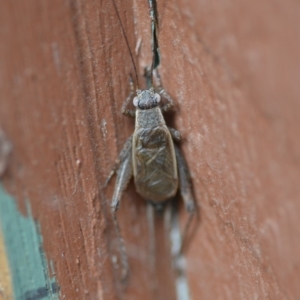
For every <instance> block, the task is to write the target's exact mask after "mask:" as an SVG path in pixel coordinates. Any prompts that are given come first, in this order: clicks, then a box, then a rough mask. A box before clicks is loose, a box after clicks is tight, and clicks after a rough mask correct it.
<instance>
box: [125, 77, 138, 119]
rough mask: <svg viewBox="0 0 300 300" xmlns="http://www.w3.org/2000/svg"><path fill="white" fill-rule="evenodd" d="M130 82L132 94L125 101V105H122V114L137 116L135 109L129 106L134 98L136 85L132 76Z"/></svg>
mask: <svg viewBox="0 0 300 300" xmlns="http://www.w3.org/2000/svg"><path fill="white" fill-rule="evenodd" d="M129 84H130V94H129V96H128V97H127V98H126V100H125V101H124V103H123V105H122V114H123V115H125V116H127V117H132V118H134V117H135V110H132V109H128V108H127V106H128V104H129V102H130V100H132V97H133V96H134V92H135V91H134V85H133V81H132V78H131V77H130V80H129Z"/></svg>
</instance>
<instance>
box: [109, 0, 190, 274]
mask: <svg viewBox="0 0 300 300" xmlns="http://www.w3.org/2000/svg"><path fill="white" fill-rule="evenodd" d="M113 4H114V7H115V10H116V13H117V15H118V19H119V21H120V25H121V28H122V31H123V34H124V37H125V40H126V43H127V47H128V49H129V52H130V56H131V59H132V62H133V65H134V69H135V73H136V89H135V88H134V83H133V80H132V78H131V79H130V88H131V91H130V94H129V96H128V97H127V99H126V100H125V102H124V104H123V106H122V113H123V114H124V115H125V116H127V117H133V118H135V130H134V133H133V134H132V135H131V136H130V137H129V138H128V140H127V141H126V143H125V144H124V146H123V149H122V151H121V152H120V154H119V157H118V159H117V161H116V164H115V167H114V168H113V169H112V171H111V173H110V174H109V177H108V179H107V181H106V184H105V185H107V184H108V182H109V181H110V179H111V178H112V176H113V175H114V174H116V175H117V178H116V183H115V188H114V193H113V197H112V200H111V212H112V216H113V220H114V224H115V226H116V228H117V232H118V235H119V238H120V248H121V259H122V267H123V269H122V279H126V278H127V275H128V271H129V266H128V260H127V256H126V250H125V246H124V242H123V239H122V237H121V235H120V229H119V225H118V221H117V217H116V212H117V210H118V207H119V203H120V201H121V198H122V195H123V192H124V191H125V189H126V187H127V185H128V183H129V181H130V180H131V178H132V177H133V179H134V184H135V189H136V191H137V193H138V194H139V195H141V196H142V197H143V198H144V199H145V200H146V201H147V202H149V203H151V204H152V205H153V207H154V208H155V210H157V211H161V210H163V208H164V206H165V204H166V203H167V201H169V200H170V199H172V198H173V197H174V196H175V195H176V194H177V192H178V189H179V190H180V194H181V196H182V198H183V201H184V204H185V208H186V210H187V212H188V213H189V214H190V218H189V220H188V222H187V224H186V228H187V227H188V225H189V224H190V220H191V217H192V216H193V213H194V212H195V199H194V197H193V192H192V184H191V178H190V174H189V171H188V167H187V164H186V162H185V159H184V157H183V155H182V152H181V151H180V149H179V147H178V145H177V144H176V143H177V142H179V141H180V139H181V135H180V133H179V132H178V131H177V130H175V129H174V128H170V127H168V126H167V125H166V122H165V119H164V117H163V113H164V112H167V111H169V110H170V109H172V107H173V106H174V101H173V99H172V98H171V96H170V95H169V94H168V93H167V92H166V91H165V90H164V88H163V87H162V83H161V79H160V76H159V73H158V71H155V72H154V71H153V69H154V67H156V66H157V57H158V56H157V54H156V53H155V51H157V48H158V45H157V40H156V36H155V34H156V30H155V24H154V22H155V18H154V17H153V13H152V14H151V16H152V17H151V19H152V36H153V37H154V38H155V40H154V39H153V41H152V51H153V61H152V66H151V70H150V72H145V74H146V75H145V76H146V79H148V81H150V82H151V87H149V88H148V89H144V90H141V89H140V88H139V83H138V76H137V70H136V66H135V63H134V60H133V56H132V53H131V50H130V47H129V43H128V41H127V38H126V34H125V32H124V29H123V26H122V23H121V19H120V16H119V13H118V10H117V7H116V5H115V2H114V1H113ZM150 9H152V6H150ZM152 12H153V10H152ZM153 73H155V78H156V83H157V84H156V87H155V86H154V84H153ZM161 98H163V99H165V100H166V103H164V104H163V103H162V102H163V101H161ZM131 101H132V103H133V105H134V106H135V110H132V109H129V108H128V105H129V104H130V102H131ZM185 231H186V230H185ZM181 250H182V247H180V250H179V253H177V254H176V255H180V253H181Z"/></svg>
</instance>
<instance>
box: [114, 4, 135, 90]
mask: <svg viewBox="0 0 300 300" xmlns="http://www.w3.org/2000/svg"><path fill="white" fill-rule="evenodd" d="M112 3H113V6H114V8H115V11H116V13H117V16H118V20H119V23H120V25H121V28H122V32H123V35H124V38H125V41H126V45H127V48H128V51H129V54H130V58H131V61H132V64H133V67H134V71H135V79H136V89H137V90H139V89H140V88H139V79H138V73H137V68H136V65H135V62H134V59H133V55H132V52H131V49H130V46H129V42H128V39H127V35H126V33H125V29H124V27H123V24H122V21H121V18H120V14H119V11H118V9H117V5H116V2H115V0H112Z"/></svg>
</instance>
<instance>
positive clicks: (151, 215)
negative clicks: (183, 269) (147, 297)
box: [147, 201, 157, 291]
mask: <svg viewBox="0 0 300 300" xmlns="http://www.w3.org/2000/svg"><path fill="white" fill-rule="evenodd" d="M147 223H148V231H149V256H150V257H149V264H148V265H149V269H150V274H151V277H150V278H151V281H150V286H151V289H152V291H155V290H156V289H157V282H156V278H155V275H156V274H155V270H156V256H155V249H156V243H155V208H154V207H153V205H152V203H151V202H149V201H147Z"/></svg>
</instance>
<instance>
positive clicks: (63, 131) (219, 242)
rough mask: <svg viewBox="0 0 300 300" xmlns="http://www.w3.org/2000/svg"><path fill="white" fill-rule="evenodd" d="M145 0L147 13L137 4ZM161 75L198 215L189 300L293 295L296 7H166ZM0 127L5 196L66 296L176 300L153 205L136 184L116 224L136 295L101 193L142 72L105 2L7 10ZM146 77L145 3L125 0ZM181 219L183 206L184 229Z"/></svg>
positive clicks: (16, 4)
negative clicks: (30, 225)
mask: <svg viewBox="0 0 300 300" xmlns="http://www.w3.org/2000/svg"><path fill="white" fill-rule="evenodd" d="M142 2H144V3H142ZM158 2H159V3H158V12H159V26H160V28H159V44H160V50H161V57H162V61H161V76H162V80H163V83H164V86H165V88H166V89H167V90H168V92H169V93H170V94H171V95H172V96H173V97H174V99H175V101H176V109H177V111H176V114H175V115H174V125H175V126H176V128H177V129H178V130H180V131H181V133H182V135H183V137H184V142H183V143H182V149H183V152H184V154H185V156H186V159H187V161H188V164H189V166H190V169H191V173H192V176H193V183H194V190H195V195H196V198H197V201H198V204H199V205H200V206H201V222H200V224H199V229H198V231H197V235H196V237H195V239H194V241H193V242H192V244H191V247H190V249H189V251H188V253H187V274H188V279H189V283H190V290H191V295H192V298H193V299H194V300H195V299H299V298H300V287H299V276H300V274H299V273H300V272H299V269H300V266H299V264H300V256H299V252H300V239H299V236H300V229H299V228H300V227H299V221H298V220H299V216H298V215H299V211H300V201H299V199H300V185H299V178H300V169H299V163H300V143H299V137H298V136H299V126H300V118H299V112H300V110H299V108H300V102H299V97H300V86H299V79H300V57H299V53H300V39H299V36H300V18H299V16H300V7H299V3H298V2H297V1H289V2H284V1H280V2H278V1H277V2H270V1H267V0H254V1H248V2H245V1H236V0H230V1H208V0H202V1H200V0H199V1H193V0H179V1H165V0H163V1H158ZM1 4H2V5H1V10H0V20H1V21H0V22H1V23H0V39H1V46H0V101H1V102H0V126H1V127H2V129H3V130H4V131H5V133H6V135H7V136H8V137H9V139H10V141H11V142H12V144H13V153H12V156H11V161H10V164H9V169H8V172H7V173H6V175H5V177H4V184H5V187H6V189H7V190H8V191H9V192H10V193H12V194H13V195H15V197H17V199H18V203H19V207H20V209H21V210H22V211H23V212H25V207H24V199H25V198H26V199H29V201H30V203H31V206H32V213H33V215H34V217H35V218H36V219H38V221H39V222H40V224H41V232H42V234H43V241H44V246H45V251H46V254H47V257H48V258H49V259H51V260H52V261H53V262H54V268H55V270H56V277H57V280H58V283H59V285H60V289H61V290H60V291H61V299H80V300H81V299H130V300H132V299H137V300H140V299H143V300H147V299H175V286H174V277H173V273H172V270H171V267H170V259H169V255H168V245H167V240H166V237H165V236H164V235H163V234H162V222H161V221H160V220H159V219H158V220H157V223H156V229H157V231H159V234H158V236H157V239H158V244H160V254H161V256H160V257H158V259H159V263H158V264H157V269H156V274H157V276H158V280H159V282H160V284H159V287H158V288H156V289H153V286H154V287H155V279H154V276H153V273H151V270H150V269H151V267H149V263H148V261H149V250H148V248H149V237H148V228H147V223H146V207H145V204H144V202H143V200H142V199H141V198H140V197H138V196H137V195H136V193H135V191H134V188H133V186H132V185H131V186H130V187H129V188H128V191H127V192H126V195H125V196H124V198H123V201H122V204H121V207H120V211H119V217H120V226H121V229H122V232H123V235H124V238H125V243H126V246H127V248H128V254H129V259H130V261H129V262H130V266H131V277H130V281H129V284H128V288H127V290H124V288H123V287H122V285H121V284H120V281H119V280H118V272H117V270H114V268H113V266H112V263H111V257H112V253H114V252H116V248H117V247H116V245H115V244H116V243H115V237H114V234H113V230H112V223H111V219H110V216H109V197H110V196H111V193H112V185H110V187H109V188H108V189H107V190H102V189H101V186H102V185H103V183H104V181H105V177H106V175H107V174H108V173H109V170H110V168H111V167H112V165H113V163H114V160H115V158H116V157H117V155H118V152H119V151H120V149H121V147H122V145H123V143H124V142H125V140H126V138H127V137H128V136H129V135H130V133H131V132H132V130H133V122H132V121H130V120H129V119H127V118H125V117H123V116H122V115H121V113H120V107H121V103H122V102H123V100H124V99H125V97H126V96H127V94H128V92H129V85H128V75H129V73H133V67H132V63H131V61H130V57H129V54H128V50H127V49H126V45H125V41H124V37H123V35H122V32H121V28H120V24H119V22H118V20H117V18H116V14H115V12H114V9H113V6H112V2H111V1H109V0H106V1H99V0H97V1H94V0H85V1H84V0H74V1H58V0H51V1H50V0H46V1H33V0H29V1H21V0H16V1H2V2H1ZM117 6H118V9H119V12H120V15H121V18H122V22H123V25H124V28H125V31H126V34H127V37H128V40H129V43H130V46H131V48H132V49H135V46H136V43H137V42H138V40H139V39H140V38H141V39H142V44H141V48H140V51H139V56H138V58H137V57H136V56H135V58H136V61H138V66H139V70H140V72H141V71H142V69H143V67H144V66H146V65H148V64H149V62H150V53H149V49H150V44H149V36H150V24H149V17H148V9H147V1H130V0H128V1H117ZM184 218H185V214H184V213H183V212H182V219H184Z"/></svg>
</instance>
